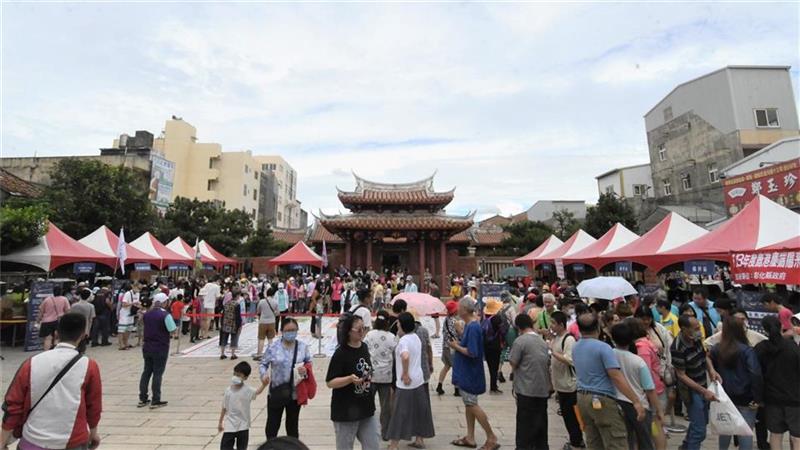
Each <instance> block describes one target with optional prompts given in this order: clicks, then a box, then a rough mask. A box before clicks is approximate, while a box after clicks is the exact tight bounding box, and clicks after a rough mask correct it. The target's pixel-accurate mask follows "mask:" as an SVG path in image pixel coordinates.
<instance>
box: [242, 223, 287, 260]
mask: <svg viewBox="0 0 800 450" xmlns="http://www.w3.org/2000/svg"><path fill="white" fill-rule="evenodd" d="M288 247H289V245H288V244H287V243H285V242H280V241H276V240H275V238H274V237H273V236H272V229H271V228H270V227H269V226H266V227H258V229H256V231H255V233H253V234H252V235H251V236H250V238H249V239H248V240H246V241H245V242H244V243H243V244H242V245H241V248H240V250H239V256H267V255H277V254H280V253H281V252H283V251H284V250H286V249H287V248H288Z"/></svg>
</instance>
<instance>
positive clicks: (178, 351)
mask: <svg viewBox="0 0 800 450" xmlns="http://www.w3.org/2000/svg"><path fill="white" fill-rule="evenodd" d="M175 340H176V341H178V342H176V343H175V353H173V354H172V356H175V355H180V354H181V336H180V333H179V334H178V339H175Z"/></svg>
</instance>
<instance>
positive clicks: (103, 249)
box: [78, 225, 160, 269]
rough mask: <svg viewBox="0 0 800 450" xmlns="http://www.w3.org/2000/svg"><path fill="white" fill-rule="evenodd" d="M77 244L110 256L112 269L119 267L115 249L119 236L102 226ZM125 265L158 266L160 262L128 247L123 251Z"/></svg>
mask: <svg viewBox="0 0 800 450" xmlns="http://www.w3.org/2000/svg"><path fill="white" fill-rule="evenodd" d="M78 242H80V243H81V244H83V245H85V246H87V247H89V248H91V249H92V250H94V251H96V252H99V253H102V254H104V255H106V256H111V257H113V258H114V265H113V267H114V268H115V269H116V268H117V267H118V266H119V261H118V260H117V247H118V246H119V236H117V235H116V234H114V232H113V231H111V230H110V229H109V228H108V227H107V226H105V225H103V226H101V227H100V228H98V229H96V230H94V231H93V232H92V233H91V234H88V235H87V236H85V237H84V238H83V239H80V240H79V241H78ZM125 254H126V257H125V264H126V265H127V264H134V263H148V264H152V265H154V266H158V265H159V263H160V260H159V259H158V258H155V257H153V256H149V255H147V254H146V253H143V252H141V251H139V250H137V249H135V248H133V247H131V246H130V245H127V246H126V249H125Z"/></svg>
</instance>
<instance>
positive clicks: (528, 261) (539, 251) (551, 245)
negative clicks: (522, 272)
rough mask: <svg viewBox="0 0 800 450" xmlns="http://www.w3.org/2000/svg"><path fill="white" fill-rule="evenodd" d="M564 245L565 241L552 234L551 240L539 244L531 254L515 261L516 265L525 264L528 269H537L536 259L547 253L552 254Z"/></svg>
mask: <svg viewBox="0 0 800 450" xmlns="http://www.w3.org/2000/svg"><path fill="white" fill-rule="evenodd" d="M562 245H564V241H562V240H561V239H559V238H557V237H556V236H555V235H554V234H551V235H550V237H549V238H547V239H546V240H545V241H544V242H542V243H541V244H539V246H538V247H536V248H535V249H533V250H532V251H531V252H530V253H528V254H527V255H525V256H520V257H519V258H517V259H515V260H514V264H515V265H519V264H525V265H526V266H528V268H530V269H533V268H534V267H536V259H537V258H538V257H539V256H541V255H544V254H545V253H550V252H552V251H553V250H555V249H557V248H558V247H560V246H562Z"/></svg>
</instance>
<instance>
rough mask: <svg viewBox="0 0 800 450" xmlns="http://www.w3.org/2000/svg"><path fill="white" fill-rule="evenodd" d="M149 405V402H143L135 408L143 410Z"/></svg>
mask: <svg viewBox="0 0 800 450" xmlns="http://www.w3.org/2000/svg"><path fill="white" fill-rule="evenodd" d="M149 404H150V400H144V401H140V402H139V404H138V405H136V407H137V408H144V407H145V406H147V405H149Z"/></svg>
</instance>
